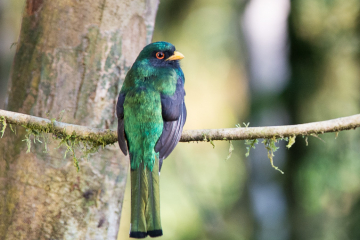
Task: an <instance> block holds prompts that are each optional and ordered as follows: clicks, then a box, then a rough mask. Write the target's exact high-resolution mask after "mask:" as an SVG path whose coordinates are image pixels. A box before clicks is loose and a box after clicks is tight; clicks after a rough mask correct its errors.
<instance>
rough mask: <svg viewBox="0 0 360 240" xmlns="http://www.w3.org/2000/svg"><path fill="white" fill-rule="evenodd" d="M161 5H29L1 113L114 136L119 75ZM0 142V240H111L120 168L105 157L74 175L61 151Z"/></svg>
mask: <svg viewBox="0 0 360 240" xmlns="http://www.w3.org/2000/svg"><path fill="white" fill-rule="evenodd" d="M158 2H159V0H122V1H117V0H95V1H91V3H90V2H88V1H82V0H68V1H51V0H27V1H26V6H25V9H24V13H23V21H22V29H21V34H20V39H19V42H18V44H17V52H16V56H15V60H14V63H13V68H12V76H11V83H10V87H9V96H8V99H7V109H8V110H10V111H16V112H21V113H28V114H31V115H35V116H39V117H50V118H58V117H59V115H61V114H60V113H61V112H62V111H63V110H65V113H64V116H63V118H62V120H63V121H64V122H68V123H75V124H81V125H86V126H92V127H98V128H109V129H115V128H116V125H117V124H116V122H117V121H116V115H115V106H116V101H117V94H118V92H119V91H120V87H121V84H122V82H123V79H124V76H125V74H126V71H127V70H128V69H129V68H130V67H131V64H132V63H133V61H134V60H135V58H136V56H137V54H138V53H139V52H140V50H141V49H142V48H143V47H144V46H145V45H146V44H147V43H149V42H150V41H151V37H152V32H153V28H154V21H155V15H156V11H157V7H158ZM17 131H18V133H17V134H16V135H15V134H14V133H12V132H10V131H7V133H6V134H5V136H4V138H3V139H2V140H1V141H0V181H1V184H0V239H116V238H117V233H118V227H119V222H120V216H121V206H122V201H123V196H124V190H125V182H126V174H127V170H128V159H127V158H125V157H124V156H123V155H122V154H121V153H120V151H119V150H118V147H117V146H113V147H106V148H105V149H103V150H100V152H99V153H98V154H95V155H93V156H90V157H89V159H88V161H85V160H82V161H80V172H77V171H76V167H74V166H73V164H72V161H71V160H69V158H66V159H64V158H63V154H64V151H65V149H61V148H60V149H54V148H55V147H56V146H57V145H58V144H59V141H53V142H52V143H49V144H48V146H47V147H48V150H49V152H48V153H44V152H43V151H44V144H37V145H34V144H33V146H32V148H31V153H26V143H25V142H23V141H22V140H23V139H24V134H25V132H24V129H23V128H18V129H17Z"/></svg>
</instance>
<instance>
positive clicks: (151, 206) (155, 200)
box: [146, 157, 162, 237]
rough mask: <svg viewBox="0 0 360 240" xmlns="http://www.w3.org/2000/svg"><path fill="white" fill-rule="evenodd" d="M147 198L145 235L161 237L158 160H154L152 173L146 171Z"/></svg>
mask: <svg viewBox="0 0 360 240" xmlns="http://www.w3.org/2000/svg"><path fill="white" fill-rule="evenodd" d="M147 178H148V184H149V196H148V197H149V198H148V202H147V206H146V224H147V233H148V235H149V236H150V237H158V236H162V229H161V220H160V189H159V159H158V158H157V157H156V158H155V164H154V168H153V170H152V171H150V170H149V169H147Z"/></svg>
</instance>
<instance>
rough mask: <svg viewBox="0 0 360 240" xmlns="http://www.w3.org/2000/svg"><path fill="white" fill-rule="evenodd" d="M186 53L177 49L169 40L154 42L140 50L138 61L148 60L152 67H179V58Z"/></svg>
mask: <svg viewBox="0 0 360 240" xmlns="http://www.w3.org/2000/svg"><path fill="white" fill-rule="evenodd" d="M183 58H184V55H182V54H181V53H180V52H178V51H176V50H175V47H174V45H172V44H171V43H168V42H154V43H151V44H149V45H147V46H146V47H144V49H143V50H142V51H141V52H140V54H139V56H138V57H137V59H136V62H147V64H149V65H150V66H151V67H155V68H156V67H171V68H179V60H180V59H183Z"/></svg>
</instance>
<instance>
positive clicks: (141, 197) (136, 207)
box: [130, 157, 162, 238]
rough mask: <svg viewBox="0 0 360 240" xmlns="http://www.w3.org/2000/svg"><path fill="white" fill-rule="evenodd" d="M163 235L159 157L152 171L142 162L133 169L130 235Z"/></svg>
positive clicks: (141, 236)
mask: <svg viewBox="0 0 360 240" xmlns="http://www.w3.org/2000/svg"><path fill="white" fill-rule="evenodd" d="M147 235H149V236H150V237H158V236H161V235H162V228H161V220H160V189H159V159H158V158H157V157H156V158H155V164H154V167H153V169H152V171H150V170H149V168H148V167H145V166H144V163H141V164H140V166H139V167H138V168H137V169H135V170H131V227H130V237H133V238H145V237H146V236H147Z"/></svg>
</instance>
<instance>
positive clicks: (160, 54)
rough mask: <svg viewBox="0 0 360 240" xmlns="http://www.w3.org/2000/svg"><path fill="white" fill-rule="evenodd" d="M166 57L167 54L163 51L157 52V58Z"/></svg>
mask: <svg viewBox="0 0 360 240" xmlns="http://www.w3.org/2000/svg"><path fill="white" fill-rule="evenodd" d="M164 57H165V54H164V53H163V52H157V53H156V58H157V59H164Z"/></svg>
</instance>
